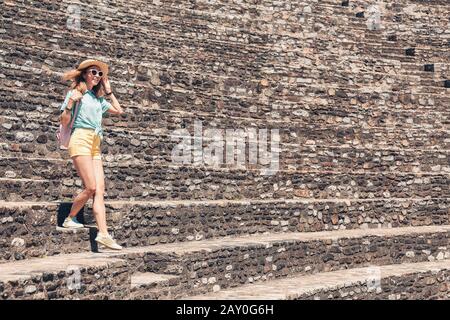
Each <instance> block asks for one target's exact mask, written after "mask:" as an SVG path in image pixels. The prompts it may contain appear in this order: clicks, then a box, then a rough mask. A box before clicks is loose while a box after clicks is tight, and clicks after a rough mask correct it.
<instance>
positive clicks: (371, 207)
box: [0, 199, 450, 261]
mask: <svg viewBox="0 0 450 320" xmlns="http://www.w3.org/2000/svg"><path fill="white" fill-rule="evenodd" d="M449 202H450V200H449V199H365V200H364V199H324V200H319V199H298V200H287V199H280V200H255V199H246V200H199V201H192V200H183V201H153V202H152V201H129V200H126V201H107V202H106V214H107V220H108V226H109V230H110V232H111V233H112V234H113V236H114V238H115V239H116V240H117V241H118V242H119V244H120V245H122V246H124V247H136V246H148V245H154V244H164V243H174V242H196V241H199V240H203V239H214V238H220V237H223V236H242V235H245V234H261V233H265V232H271V233H280V232H295V231H300V232H314V231H326V230H338V229H340V230H344V229H362V230H364V229H376V228H391V227H394V228H396V227H407V226H426V225H447V224H450V221H449ZM70 206H71V203H54V202H35V203H33V202H0V239H1V240H0V244H1V248H2V254H1V255H0V261H6V260H21V259H28V258H32V257H42V256H51V255H56V254H62V253H75V252H80V251H87V250H91V251H98V248H97V247H96V242H95V241H94V239H95V237H96V229H95V228H93V227H92V228H89V229H81V230H76V231H72V230H70V231H68V230H67V229H60V228H57V226H61V224H62V220H63V219H64V217H65V216H66V215H67V214H68V212H69V211H70ZM58 212H60V213H59V214H57V213H58ZM64 214H65V215H64ZM60 215H64V216H63V217H62V219H61V218H58V217H59V216H60ZM78 219H79V220H80V221H82V222H83V221H85V223H87V224H90V225H95V221H94V219H93V214H92V202H91V201H89V202H88V204H87V205H86V206H85V208H84V210H83V212H81V213H80V214H79V215H78ZM55 228H56V229H55ZM62 232H65V233H62Z"/></svg>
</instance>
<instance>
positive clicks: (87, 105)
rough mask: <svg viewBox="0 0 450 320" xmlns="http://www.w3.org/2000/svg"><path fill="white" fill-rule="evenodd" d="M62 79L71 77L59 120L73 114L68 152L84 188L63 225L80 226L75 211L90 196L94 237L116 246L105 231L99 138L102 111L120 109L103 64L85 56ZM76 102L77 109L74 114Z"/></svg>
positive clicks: (117, 247)
mask: <svg viewBox="0 0 450 320" xmlns="http://www.w3.org/2000/svg"><path fill="white" fill-rule="evenodd" d="M63 79H64V80H71V81H72V85H71V89H72V90H70V91H69V92H68V93H67V95H66V98H65V100H64V102H63V104H62V106H61V111H62V113H61V123H62V124H63V125H68V124H69V123H70V121H71V118H72V116H75V120H74V123H73V129H72V135H71V137H70V143H69V154H70V157H71V159H72V161H73V164H74V166H75V168H76V170H77V172H78V175H79V176H80V178H81V180H82V181H83V185H84V190H83V191H82V192H81V193H80V194H78V195H77V196H76V197H75V199H74V201H73V204H72V208H71V210H70V213H69V216H68V217H67V218H66V220H65V221H64V223H63V227H65V228H82V227H83V225H82V224H81V223H79V222H78V221H77V219H76V215H77V214H78V212H79V211H80V209H81V208H82V207H83V206H84V205H85V204H86V202H87V201H88V199H89V198H91V197H93V200H94V202H93V205H92V209H93V212H94V216H95V220H96V221H97V226H98V235H97V237H96V239H95V241H97V242H98V243H100V244H102V245H104V246H106V247H108V248H110V249H116V250H120V249H122V247H121V246H120V245H118V244H117V243H116V241H115V240H114V239H113V238H112V237H111V236H110V235H109V233H108V228H107V226H106V212H105V203H104V198H103V197H104V192H105V182H104V172H103V164H102V157H101V152H100V142H101V140H102V139H103V131H102V126H101V125H102V124H101V123H102V116H103V114H104V113H105V112H109V113H112V114H122V113H123V109H122V108H121V107H120V104H119V102H118V101H117V99H116V97H115V96H114V93H113V92H112V90H111V84H110V83H109V80H108V65H107V64H105V63H103V62H100V61H97V60H92V59H88V60H85V61H83V62H82V63H81V64H80V65H79V66H78V68H77V69H74V70H71V71H68V72H66V73H65V74H64V76H63ZM104 95H105V96H106V97H108V98H110V99H111V102H112V104H111V103H110V102H108V101H106V99H105V98H104V97H103V96H104ZM77 103H79V105H78V108H77V109H78V110H77V114H75V115H74V114H73V113H74V110H75V109H76V108H75V106H76V104H77Z"/></svg>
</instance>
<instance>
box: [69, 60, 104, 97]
mask: <svg viewBox="0 0 450 320" xmlns="http://www.w3.org/2000/svg"><path fill="white" fill-rule="evenodd" d="M89 67H90V66H89ZM89 67H86V68H84V69H83V70H78V69H73V70H70V71H67V72H65V73H64V75H63V76H62V79H63V80H64V81H72V83H71V84H70V89H69V90H73V89H77V90H78V91H80V92H81V93H82V94H84V93H85V92H86V90H87V86H86V82H85V80H84V78H83V75H85V74H86V71H87V69H88V68H89ZM92 91H93V92H94V94H95V96H96V97H97V98H100V97H103V96H104V95H105V88H103V83H102V81H100V82H99V83H98V84H97V85H96V86H94V87H93V88H92Z"/></svg>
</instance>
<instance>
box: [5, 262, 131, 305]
mask: <svg viewBox="0 0 450 320" xmlns="http://www.w3.org/2000/svg"><path fill="white" fill-rule="evenodd" d="M0 270H1V272H0V287H1V289H2V290H1V293H0V295H1V299H8V300H12V299H20V300H22V299H39V300H41V299H71V300H73V299H99V300H102V299H124V298H127V297H128V295H129V292H130V284H129V279H130V276H131V273H130V270H129V266H128V264H127V262H126V260H123V259H118V258H114V257H108V256H106V255H103V256H101V255H95V256H94V255H92V254H77V255H60V256H53V257H49V258H42V259H33V260H28V261H16V262H14V263H6V264H0Z"/></svg>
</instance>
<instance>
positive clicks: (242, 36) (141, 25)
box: [11, 3, 445, 45]
mask: <svg viewBox="0 0 450 320" xmlns="http://www.w3.org/2000/svg"><path fill="white" fill-rule="evenodd" d="M227 6H230V4H229V3H227ZM20 8H23V9H25V10H23V9H22V10H18V9H20ZM163 8H164V9H162V8H157V9H155V10H152V12H151V13H148V4H145V7H143V8H142V9H140V10H139V11H135V10H133V12H132V13H131V12H128V9H127V8H126V7H124V6H123V5H121V6H119V7H118V8H117V9H114V10H113V12H114V15H115V16H116V19H114V20H115V21H111V20H112V19H106V23H107V25H108V26H109V28H117V32H116V34H115V37H116V38H117V40H119V39H120V40H122V38H123V35H125V34H128V33H129V32H133V33H134V34H138V35H139V36H141V37H142V36H143V35H141V34H142V33H143V34H146V33H148V30H151V33H152V34H155V36H154V38H158V36H160V35H161V34H162V36H166V33H165V32H167V33H169V34H171V35H172V37H173V38H184V39H186V40H188V39H191V38H192V36H194V35H196V34H197V33H201V34H202V35H204V39H202V40H204V41H206V40H210V41H211V40H217V39H220V41H230V40H234V41H241V42H244V43H250V44H254V45H264V44H266V43H267V42H268V41H274V40H271V37H269V36H272V37H274V36H280V35H282V36H286V31H285V30H286V24H280V23H278V20H277V19H275V20H273V21H272V24H271V26H272V29H270V31H271V32H270V33H268V31H269V30H266V29H265V28H264V26H265V24H267V20H266V19H267V18H266V19H265V20H264V23H257V21H258V18H259V15H258V16H257V17H252V19H251V20H250V21H247V19H245V18H244V16H242V15H239V19H236V17H235V18H234V19H233V18H232V17H234V15H230V14H227V15H223V14H217V13H216V12H214V13H208V12H205V11H201V10H189V12H192V14H194V16H195V18H193V17H192V16H191V15H189V14H187V15H186V14H184V15H181V16H180V13H179V11H180V9H179V4H177V5H176V6H175V7H171V6H167V7H166V6H164V7H163ZM310 8H311V7H310ZM312 8H313V12H314V13H313V14H310V13H309V14H305V13H302V12H299V13H298V16H299V19H300V18H301V17H305V16H307V18H308V21H310V20H313V21H314V22H317V23H319V22H322V21H323V23H325V22H326V23H327V24H330V22H329V20H330V18H333V17H334V16H335V17H336V18H335V19H336V21H337V22H338V23H339V25H342V21H345V22H346V23H347V26H346V28H342V29H340V31H341V33H344V34H347V33H349V32H350V31H353V30H355V29H357V28H363V29H364V30H365V31H369V30H367V26H366V19H360V18H357V17H354V16H351V14H348V13H347V12H345V11H343V12H335V10H336V8H337V7H336V6H333V7H331V9H332V10H327V9H328V8H330V7H321V6H319V5H314V6H312ZM58 9H59V10H63V11H64V9H65V8H58V7H55V6H54V5H52V10H51V11H50V12H54V11H55V10H58ZM93 9H94V10H98V8H97V7H96V6H95V5H94V6H93ZM158 9H159V10H158ZM183 9H185V10H186V8H185V7H183ZM262 9H265V6H258V11H259V12H261V10H262ZM16 10H17V12H14V10H13V8H11V11H12V13H11V15H12V14H15V15H18V16H21V18H22V20H27V18H28V17H27V16H26V15H25V13H28V12H29V13H28V14H33V17H34V18H35V19H36V20H37V22H39V23H40V25H48V21H46V20H45V19H44V18H43V17H45V16H47V13H50V12H49V11H47V10H43V9H42V8H41V9H34V8H32V7H31V6H24V7H21V6H19V8H17V9H16ZM141 10H142V11H141ZM238 10H239V11H241V10H242V9H241V8H239V9H238ZM285 10H286V9H285ZM285 10H283V11H285ZM341 11H342V10H341ZM146 12H147V15H145V16H142V15H143V14H144V13H146ZM185 12H187V11H185ZM102 13H103V14H105V13H109V14H111V12H109V11H108V10H104V11H101V12H100V14H102ZM343 13H345V14H343ZM388 13H389V12H388ZM129 14H132V15H133V19H132V20H130V19H127V18H126V15H129ZM137 14H138V15H137ZM273 15H274V11H273V9H272V10H271V11H270V12H268V13H267V17H273ZM349 15H350V16H349ZM149 16H151V17H153V21H152V20H150V21H149V20H148V17H149ZM343 16H345V17H343ZM440 16H441V15H440V14H439V15H436V17H440ZM41 17H42V18H41ZM144 17H145V22H142V21H140V20H141V19H142V18H144ZM219 17H220V18H221V19H222V20H223V19H227V20H230V18H231V19H232V22H231V23H232V25H233V26H234V28H230V27H228V28H226V31H227V33H224V32H216V33H215V37H214V38H211V37H210V36H209V34H208V33H207V32H205V30H204V27H203V28H201V29H200V28H199V26H201V25H203V23H207V24H208V25H209V24H213V25H214V26H215V25H216V24H217V23H220V22H221V24H222V25H223V22H222V21H220V20H218V18H219ZM39 18H41V19H39ZM136 18H137V19H136ZM247 18H249V16H247ZM383 18H384V19H383V25H384V27H385V28H390V29H393V28H394V29H393V30H397V29H400V28H402V27H403V28H405V27H406V28H407V29H408V30H409V32H410V33H409V36H413V35H418V34H420V32H423V35H428V36H429V37H430V36H431V35H432V34H434V33H433V32H431V31H430V29H431V30H433V27H434V26H437V25H439V24H442V26H445V23H444V22H445V20H444V21H442V20H437V21H434V20H433V19H432V16H431V17H430V16H427V22H428V23H427V24H426V25H424V26H422V29H423V30H422V29H420V28H417V27H416V26H415V25H414V21H407V22H408V23H404V21H398V19H397V20H396V21H389V20H388V19H386V18H385V17H384V16H383ZM28 19H29V18H28ZM117 19H127V21H129V23H128V24H127V25H120V24H117ZM135 19H136V20H137V21H134V20H135ZM344 19H345V20H344ZM61 20H62V21H60V20H56V21H55V23H54V24H53V25H51V26H50V25H49V27H57V26H58V25H61V27H62V26H64V27H65V20H64V19H61ZM161 20H163V21H164V20H165V21H164V22H165V23H164V24H163V26H164V28H163V29H162V28H157V27H158V26H160V25H161ZM244 21H247V24H246V25H242V27H240V28H236V27H235V26H236V25H241V24H242V23H243V22H244ZM200 22H202V24H201V23H200ZM249 24H251V26H250V28H252V29H253V30H252V32H249V31H248V29H249ZM292 24H294V25H295V26H297V25H299V26H300V27H301V28H302V30H304V29H307V30H309V29H310V27H309V28H308V25H314V24H313V23H311V24H305V23H303V24H300V20H299V21H297V22H294V23H292V22H291V25H292ZM179 25H183V26H184V28H185V29H183V31H184V32H183V33H180V28H179ZM256 25H258V26H259V27H258V28H255V27H256ZM253 26H255V27H253ZM297 28H298V27H297ZM155 29H156V30H155ZM161 29H162V30H161ZM328 29H330V28H328ZM60 30H65V28H60V29H58V31H60ZM119 30H121V31H119ZM96 31H97V30H96ZM163 31H165V32H164V33H163ZM283 31H284V32H283ZM324 31H325V30H324V29H323V31H322V32H324ZM426 31H428V32H426ZM370 33H375V32H374V31H370ZM264 36H265V37H264ZM127 41H128V42H129V41H130V39H127ZM149 41H151V40H150V39H145V42H149ZM417 41H420V38H419V39H418V40H417ZM118 42H120V41H118Z"/></svg>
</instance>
